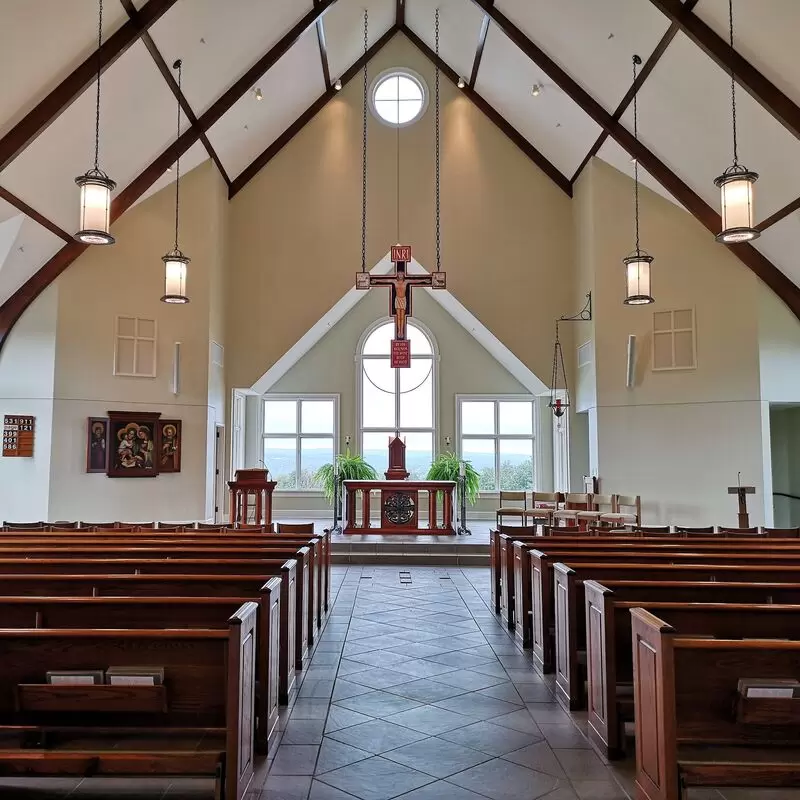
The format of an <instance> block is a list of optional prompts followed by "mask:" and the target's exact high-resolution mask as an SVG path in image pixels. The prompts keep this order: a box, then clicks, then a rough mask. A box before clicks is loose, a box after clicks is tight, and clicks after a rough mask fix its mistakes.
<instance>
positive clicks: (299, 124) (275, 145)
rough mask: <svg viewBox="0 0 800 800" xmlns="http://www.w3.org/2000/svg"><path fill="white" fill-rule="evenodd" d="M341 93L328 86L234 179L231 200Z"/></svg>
mask: <svg viewBox="0 0 800 800" xmlns="http://www.w3.org/2000/svg"><path fill="white" fill-rule="evenodd" d="M397 31H398V28H397V26H396V25H393V26H392V27H391V28H389V30H388V31H386V33H384V34H383V36H381V38H380V39H378V41H376V42H375V43H374V44H373V45H372V46H371V47H370V48H369V49H368V50H367V52H366V53H362V55H361V57H360V58H359V59H358V61H356V62H355V63H354V64H353V65H352V66H351V67H350V69H348V70H347V72H345V73H344V75H342V76H341V78H340V80H341V82H342V88H344V87H345V86H346V85H347V84H348V83H349V82H350V81H351V80H353V78H355V77H356V75H358V73H359V72H361V70H362V69H364V65H365V64H367V63H368V62H369V61H370V60H371V59H372V58H374V57H375V56H376V55H377V54H378V53H379V52H380V51H381V50H382V49H383V48H384V47H385V46H386V44H387V43H388V42H389V41H390V40H391V39H392V38H393V37H394V35H395V34H396V33H397ZM337 94H339V92H338V91H337V90H336V89H334V88H333V86H330V85H329V86H328V88H327V89H326V90H325V91H324V92H323V93H322V94H321V95H320V96H319V97H318V98H317V99H316V100H315V101H314V102H313V103H312V104H311V105H310V106H309V107H308V108H307V109H306V110H305V111H304V112H303V113H302V114H301V115H300V116H299V117H298V118H297V119H296V120H295V121H294V122H293V123H292V124H291V125H290V126H289V127H288V128H286V130H285V131H283V133H282V134H281V135H280V136H278V138H277V139H275V141H274V142H272V144H270V145H269V146H268V147H267V148H266V149H265V150H264V151H263V152H262V153H261V154H260V155H258V156H257V157H256V158H255V159H253V161H252V162H251V163H250V164H249V165H248V166H247V167H245V168H244V169H243V170H242V171H241V172H240V173H239V175H237V176H236V178H234V180H233V183H232V184H231V187H230V191H229V193H228V196H229V198H233V197H234V196H235V195H236V194H238V193H239V192H240V191H241V190H242V189H244V187H245V186H247V184H248V183H249V182H250V181H251V180H252V179H253V178H254V177H255V176H256V175H257V174H258V173H259V172H260V171H261V170H262V169H264V167H265V166H266V165H267V164H268V163H269V162H270V161H272V159H273V158H275V156H276V155H278V153H280V151H281V150H283V148H284V147H286V145H288V144H289V142H291V141H292V139H294V137H295V136H296V135H297V134H298V133H299V132H300V131H301V130H303V128H305V126H306V125H307V124H308V123H309V122H310V121H311V120H312V119H313V118H314V117H315V116H316V115H317V114H318V113H319V112H320V111H321V110H322V109H323V108H324V107H325V106H326V105H327V104H328V102H329V101H330V100H332V99H333V98H334V97H335V96H336V95H337Z"/></svg>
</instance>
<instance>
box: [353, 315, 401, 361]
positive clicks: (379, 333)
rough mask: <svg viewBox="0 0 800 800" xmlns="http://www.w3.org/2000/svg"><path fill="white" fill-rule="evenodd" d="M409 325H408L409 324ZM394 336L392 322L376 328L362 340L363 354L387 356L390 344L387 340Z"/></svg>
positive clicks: (389, 340)
mask: <svg viewBox="0 0 800 800" xmlns="http://www.w3.org/2000/svg"><path fill="white" fill-rule="evenodd" d="M409 327H410V326H409ZM393 337H394V323H393V322H388V323H386V325H381V327H380V328H376V329H375V330H374V331H372V333H371V334H370V335H369V336H368V337H367V341H366V342H364V355H367V356H387V357H388V356H389V354H390V352H391V350H390V348H391V345H390V344H389V342H391V341H392V338H393Z"/></svg>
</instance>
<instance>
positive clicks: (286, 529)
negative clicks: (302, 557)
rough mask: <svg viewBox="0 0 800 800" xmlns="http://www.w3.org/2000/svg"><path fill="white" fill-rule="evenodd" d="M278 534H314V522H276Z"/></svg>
mask: <svg viewBox="0 0 800 800" xmlns="http://www.w3.org/2000/svg"><path fill="white" fill-rule="evenodd" d="M275 529H276V532H277V533H314V523H313V522H276V523H275Z"/></svg>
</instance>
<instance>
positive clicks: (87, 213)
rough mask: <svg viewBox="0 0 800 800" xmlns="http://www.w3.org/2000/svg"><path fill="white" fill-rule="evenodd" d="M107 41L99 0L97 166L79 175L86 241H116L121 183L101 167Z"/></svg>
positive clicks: (82, 235)
mask: <svg viewBox="0 0 800 800" xmlns="http://www.w3.org/2000/svg"><path fill="white" fill-rule="evenodd" d="M102 44H103V0H99V13H98V23H97V101H96V103H95V121H94V166H93V167H92V168H91V169H90V170H89V171H88V172H87V173H86V174H85V175H80V176H78V177H77V178H75V183H76V184H78V186H79V188H80V190H81V198H80V226H79V227H80V230H79V231H78V232H77V233H76V234H75V238H76V239H77V240H78V241H79V242H83V243H84V244H114V237H113V236H112V235H111V234H110V233H109V230H110V228H111V192H113V191H114V189H115V188H116V186H117V184H116V183H115V182H114V181H112V180H111V178H109V177H108V175H106V173H105V172H103V170H101V169H100V167H99V156H100V73H101V71H102V60H101V56H100V47H101V46H102Z"/></svg>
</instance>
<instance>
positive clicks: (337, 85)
mask: <svg viewBox="0 0 800 800" xmlns="http://www.w3.org/2000/svg"><path fill="white" fill-rule="evenodd" d="M333 88H334V89H336V91H337V92H341V91H342V79H341V78H337V79H336V81H335V82H334V84H333Z"/></svg>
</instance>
